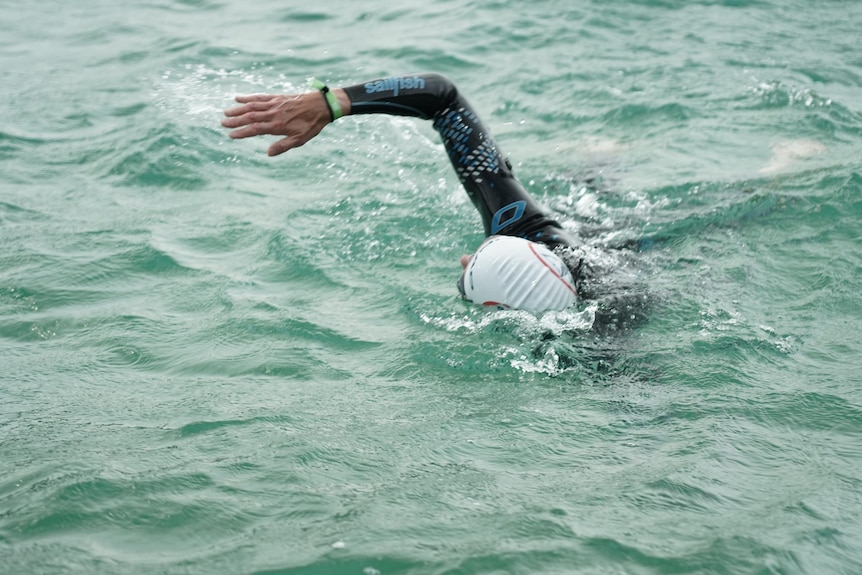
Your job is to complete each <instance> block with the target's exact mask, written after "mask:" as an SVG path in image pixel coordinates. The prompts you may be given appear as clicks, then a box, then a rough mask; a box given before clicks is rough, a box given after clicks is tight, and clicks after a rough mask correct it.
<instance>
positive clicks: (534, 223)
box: [344, 74, 576, 249]
mask: <svg viewBox="0 0 862 575" xmlns="http://www.w3.org/2000/svg"><path fill="white" fill-rule="evenodd" d="M344 90H345V91H346V92H347V96H348V97H349V98H350V102H351V114H390V115H396V116H413V117H416V118H422V119H424V120H433V121H434V129H435V130H437V132H439V133H440V136H441V137H442V138H443V144H444V145H445V146H446V151H447V152H448V153H449V159H450V160H451V162H452V166H453V167H454V168H455V172H457V174H458V177H459V178H460V180H461V183H462V184H463V185H464V188H465V189H466V190H467V194H468V195H469V196H470V199H471V200H472V201H473V205H475V206H476V209H478V210H479V213H480V214H481V215H482V223H483V224H484V226H485V234H486V235H498V234H499V235H508V236H517V237H522V238H526V239H528V240H531V241H535V242H541V243H543V244H545V245H547V246H548V247H550V248H551V249H554V248H557V247H561V246H567V247H571V248H574V247H576V243H575V241H574V240H573V239H572V238H571V237H570V236H569V235H568V234H566V232H565V231H563V229H562V227H561V226H560V224H559V223H557V222H556V221H555V220H554V219H552V218H551V217H550V215H549V214H548V213H547V212H546V211H544V210H543V209H542V208H541V207H540V206H539V205H538V204H537V203H536V202H535V200H533V198H531V197H530V194H528V193H527V191H526V190H525V189H524V186H523V185H521V182H519V181H518V179H517V178H516V177H515V175H514V174H513V173H512V165H511V164H510V163H509V160H508V159H507V158H506V157H505V156H503V154H502V152H501V151H500V149H499V148H498V147H497V145H496V144H495V143H494V140H493V139H492V138H491V135H490V133H489V132H488V130H487V129H486V128H485V126H483V125H482V122H481V120H479V117H478V116H477V115H476V113H475V112H474V111H473V109H472V108H471V107H470V104H469V103H468V102H467V100H466V99H464V97H463V96H461V94H460V93H459V92H458V89H457V88H456V87H455V85H454V84H453V83H452V82H451V81H449V80H448V79H447V78H445V77H443V76H440V75H439V74H420V75H414V76H398V77H391V78H384V79H380V80H373V81H371V82H366V83H364V84H359V85H356V86H350V87H347V88H345V89H344Z"/></svg>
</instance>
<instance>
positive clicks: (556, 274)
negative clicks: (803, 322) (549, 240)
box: [530, 242, 578, 297]
mask: <svg viewBox="0 0 862 575" xmlns="http://www.w3.org/2000/svg"><path fill="white" fill-rule="evenodd" d="M530 251H531V252H533V255H534V256H536V257H537V258H538V259H539V261H540V262H542V265H543V266H545V267H546V268H548V270H550V272H551V273H552V274H554V277H555V278H557V279H558V280H560V281H561V282H563V285H565V286H566V287H567V288H569V291H570V292H572V293H573V294H574V295H575V297H578V292H576V291H575V288H573V287H572V284H570V283H569V282H567V281H566V280H564V279H563V276H561V275H560V274H558V273H557V270H555V269H554V268H552V267H551V266H549V265H548V262H546V261H545V258H543V257H542V256H540V255H539V253H538V252H537V251H536V247H535V246H534V245H533V242H530ZM563 265H565V262H563Z"/></svg>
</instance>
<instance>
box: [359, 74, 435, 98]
mask: <svg viewBox="0 0 862 575" xmlns="http://www.w3.org/2000/svg"><path fill="white" fill-rule="evenodd" d="M414 89H416V90H424V89H425V79H424V78H420V77H419V76H413V77H412V78H396V77H394V76H393V77H392V78H384V79H383V80H377V81H375V82H368V83H367V84H365V93H366V94H374V93H376V92H386V91H391V92H392V95H393V96H397V95H398V91H399V90H414Z"/></svg>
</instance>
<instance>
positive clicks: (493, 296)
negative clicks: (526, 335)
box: [458, 236, 577, 312]
mask: <svg viewBox="0 0 862 575" xmlns="http://www.w3.org/2000/svg"><path fill="white" fill-rule="evenodd" d="M458 289H459V290H460V291H461V295H462V296H464V297H465V298H466V299H469V300H470V301H472V302H474V303H478V304H482V305H488V306H498V307H501V308H511V309H522V310H525V311H531V312H543V311H548V310H562V309H565V308H567V307H569V306H570V305H572V304H573V303H575V300H576V295H577V294H576V292H575V282H574V280H573V279H572V273H571V272H570V271H569V268H568V267H567V266H566V264H565V263H564V262H563V260H562V259H560V258H559V256H557V255H556V254H554V253H553V252H552V251H551V250H549V249H548V248H546V247H545V246H543V245H542V244H537V243H535V242H531V241H529V240H525V239H523V238H516V237H513V236H491V237H490V238H488V239H487V240H485V242H484V243H482V245H481V246H479V249H478V250H476V253H475V254H473V257H472V258H471V259H470V262H469V263H468V264H467V267H466V268H465V269H464V273H463V274H462V275H461V279H460V280H459V281H458Z"/></svg>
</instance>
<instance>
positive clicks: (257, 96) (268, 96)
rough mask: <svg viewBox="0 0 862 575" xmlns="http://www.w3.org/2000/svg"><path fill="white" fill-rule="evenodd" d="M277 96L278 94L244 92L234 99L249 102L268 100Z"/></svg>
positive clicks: (241, 102) (243, 102) (242, 102)
mask: <svg viewBox="0 0 862 575" xmlns="http://www.w3.org/2000/svg"><path fill="white" fill-rule="evenodd" d="M277 97H278V94H246V95H240V96H237V97H236V98H234V99H235V100H236V101H237V102H239V103H240V104H247V103H249V102H269V101H270V100H272V99H273V98H277Z"/></svg>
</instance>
